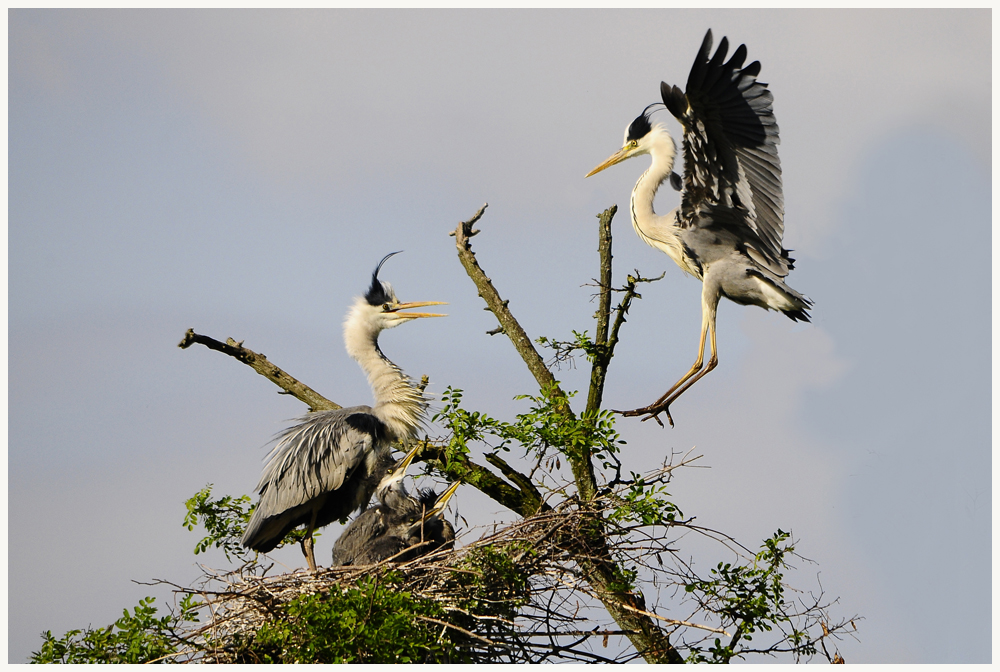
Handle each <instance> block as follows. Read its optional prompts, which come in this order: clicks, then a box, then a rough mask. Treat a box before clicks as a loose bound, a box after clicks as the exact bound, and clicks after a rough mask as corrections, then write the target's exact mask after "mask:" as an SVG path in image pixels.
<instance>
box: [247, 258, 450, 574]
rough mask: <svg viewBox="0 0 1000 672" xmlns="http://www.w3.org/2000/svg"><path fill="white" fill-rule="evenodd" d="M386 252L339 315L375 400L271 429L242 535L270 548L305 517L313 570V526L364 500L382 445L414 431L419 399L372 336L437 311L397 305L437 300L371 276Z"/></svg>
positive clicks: (386, 460) (380, 465)
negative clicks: (403, 296)
mask: <svg viewBox="0 0 1000 672" xmlns="http://www.w3.org/2000/svg"><path fill="white" fill-rule="evenodd" d="M394 254H395V253H394ZM391 256H392V255H391V254H390V255H387V256H386V257H385V258H383V259H382V261H381V262H379V265H378V267H376V269H375V272H374V273H373V274H372V283H371V286H370V287H369V289H368V291H367V293H366V294H365V296H363V297H359V298H358V299H357V300H356V301H355V302H354V305H353V307H352V308H351V310H350V312H349V313H348V315H347V319H346V320H345V322H344V342H345V345H346V347H347V352H348V354H349V355H350V356H351V357H353V358H354V359H355V360H357V362H358V364H360V366H361V368H362V369H363V370H364V372H365V373H366V374H367V376H368V382H369V383H370V384H371V387H372V393H373V394H374V396H375V405H374V406H354V407H351V408H342V409H338V410H334V411H320V412H317V413H310V414H309V415H307V416H305V417H304V418H301V420H300V422H299V424H297V425H295V426H294V427H291V428H289V429H288V430H286V431H285V432H284V433H282V434H281V435H280V436H279V437H278V440H277V444H276V445H275V446H274V449H273V450H272V451H271V452H270V454H269V455H268V457H267V462H266V464H265V465H264V471H263V473H262V475H261V478H260V483H259V484H258V486H257V490H258V492H259V493H260V502H259V503H258V504H257V508H256V509H255V510H254V512H253V515H252V516H251V517H250V522H249V523H248V525H247V529H246V532H245V533H244V535H243V539H242V543H243V545H244V546H245V547H247V548H252V549H254V550H257V551H261V552H267V551H270V550H272V549H273V548H274V547H275V546H277V545H278V544H279V543H280V542H281V540H282V539H283V538H284V537H285V535H287V534H288V533H289V532H290V531H291V530H293V529H294V528H295V527H297V526H299V525H305V526H306V532H307V536H306V540H305V541H304V542H303V547H302V551H303V553H304V554H305V556H306V561H307V562H308V564H309V568H310V569H312V570H315V569H316V561H315V558H314V555H313V549H312V532H313V530H315V529H317V528H320V527H323V526H324V525H329V524H330V523H332V522H333V521H335V520H341V519H344V518H346V517H347V516H348V515H350V514H351V513H352V512H354V511H356V510H358V509H360V508H362V507H364V506H366V505H367V504H368V501H369V500H370V499H371V496H372V493H374V492H375V489H376V487H377V486H378V484H379V481H380V479H381V478H382V476H383V474H384V473H385V471H386V469H387V468H388V467H389V466H390V465H391V464H392V458H391V457H390V456H389V447H390V445H391V444H392V443H393V442H395V441H411V440H413V439H415V438H416V436H417V431H418V429H419V428H420V426H421V423H422V422H423V416H424V411H425V409H426V405H427V404H426V401H425V399H424V396H423V394H422V393H421V392H420V390H419V389H418V388H417V387H416V385H414V384H413V382H412V381H411V380H410V379H409V378H408V377H407V376H406V374H404V373H403V371H402V370H401V369H400V368H399V367H398V366H396V365H395V364H393V363H392V362H390V361H389V359H388V358H387V357H386V356H385V355H384V354H383V353H382V351H381V350H380V349H379V346H378V336H379V334H380V333H381V332H382V331H383V330H385V329H391V328H392V327H395V326H397V325H400V324H403V323H404V322H408V321H410V320H413V319H416V318H420V317H441V316H440V315H438V314H436V313H403V312H400V311H402V310H405V309H408V308H417V307H420V306H429V305H440V304H441V302H440V301H426V302H418V303H401V302H400V301H399V299H397V298H396V294H395V292H394V291H393V289H392V286H391V285H389V283H387V282H382V281H380V280H379V279H378V272H379V270H380V269H381V268H382V264H384V263H385V261H386V259H388V258H389V257H391Z"/></svg>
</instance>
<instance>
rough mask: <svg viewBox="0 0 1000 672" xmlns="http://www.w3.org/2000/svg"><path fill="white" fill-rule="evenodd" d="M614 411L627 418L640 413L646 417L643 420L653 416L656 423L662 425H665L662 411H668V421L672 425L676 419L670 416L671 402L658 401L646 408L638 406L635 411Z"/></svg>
mask: <svg viewBox="0 0 1000 672" xmlns="http://www.w3.org/2000/svg"><path fill="white" fill-rule="evenodd" d="M612 413H618V414H619V415H623V416H625V417H626V418H634V417H637V416H640V415H644V416H646V417H644V418H643V419H642V421H643V422H646V421H647V420H649V419H650V418H652V419H653V420H656V424H658V425H659V426H660V427H663V422H662V421H661V420H660V418H659V415H660V413H666V414H667V422H669V423H670V426H671V427H673V426H674V419H673V418H672V417H670V404H664V403H660V402H657V403H655V404H652V405H650V406H646V407H644V408H637V409H635V410H634V411H612Z"/></svg>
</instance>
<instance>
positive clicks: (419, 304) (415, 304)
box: [390, 301, 448, 319]
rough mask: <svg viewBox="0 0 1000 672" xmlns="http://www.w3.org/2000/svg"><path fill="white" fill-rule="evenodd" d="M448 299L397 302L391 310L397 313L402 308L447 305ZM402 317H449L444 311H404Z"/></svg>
mask: <svg viewBox="0 0 1000 672" xmlns="http://www.w3.org/2000/svg"><path fill="white" fill-rule="evenodd" d="M447 305H448V303H447V302H446V301H412V302H410V303H397V304H396V305H395V306H393V307H392V308H391V309H390V310H391V312H393V313H395V312H397V311H400V310H407V309H409V308H421V307H423V306H447ZM400 317H407V318H413V319H416V318H418V317H448V316H447V315H444V314H442V313H402V314H400Z"/></svg>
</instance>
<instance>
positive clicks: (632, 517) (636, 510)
mask: <svg viewBox="0 0 1000 672" xmlns="http://www.w3.org/2000/svg"><path fill="white" fill-rule="evenodd" d="M668 495H669V493H668V492H667V488H666V486H665V485H662V484H659V483H646V481H645V479H644V478H643V477H642V476H641V475H639V474H636V473H634V472H633V473H632V482H631V483H629V484H628V489H627V490H626V492H625V496H624V497H620V498H616V500H615V508H614V509H613V510H612V511H611V513H610V514H609V515H608V521H609V522H613V523H618V524H621V525H626V524H628V523H638V524H642V525H670V524H671V523H673V522H674V521H676V520H677V518H678V517H679V516H683V514H682V513H681V511H680V509H678V508H677V506H676V505H674V504H673V502H671V501H669V500H668V499H666V497H667V496H668Z"/></svg>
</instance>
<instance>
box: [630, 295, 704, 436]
mask: <svg viewBox="0 0 1000 672" xmlns="http://www.w3.org/2000/svg"><path fill="white" fill-rule="evenodd" d="M712 318H713V319H712V321H711V323H710V325H709V334H710V338H709V347H710V348H711V349H712V356H711V357H709V358H708V366H706V367H705V368H704V369H703V370H701V371H699V372H698V375H697V376H695V377H694V378H692V379H691V380H690V381H688V384H687V385H685V386H684V387H682V388H681V389H679V390H677V391H676V392H675V393H674V396H672V397H670V398H669V399H667V400H666V401H663V402H657V403H655V404H653V406H652V408H654V409H655V408H657V406H662V410H666V409H667V408H668V407H669V406H670V404H672V403H674V402H675V401H676V400H677V397H679V396H681V395H682V394H684V392H685V391H687V389H688V388H689V387H691V386H692V385H694V384H695V383H697V382H698V380H699V379H700V378H701V377H702V376H704V375H705V374H706V373H708V372H709V371H711V370H712V369H714V368H715V367H716V366H718V365H719V353H718V351H717V350H716V349H715V319H714V318H715V313H714V311H713V313H712ZM667 415H668V417H669V412H668V414H667ZM650 417H652V415H650ZM648 419H649V418H643V420H644V421H645V420H648ZM670 424H671V425H672V424H673V423H672V422H671V423H670Z"/></svg>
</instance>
